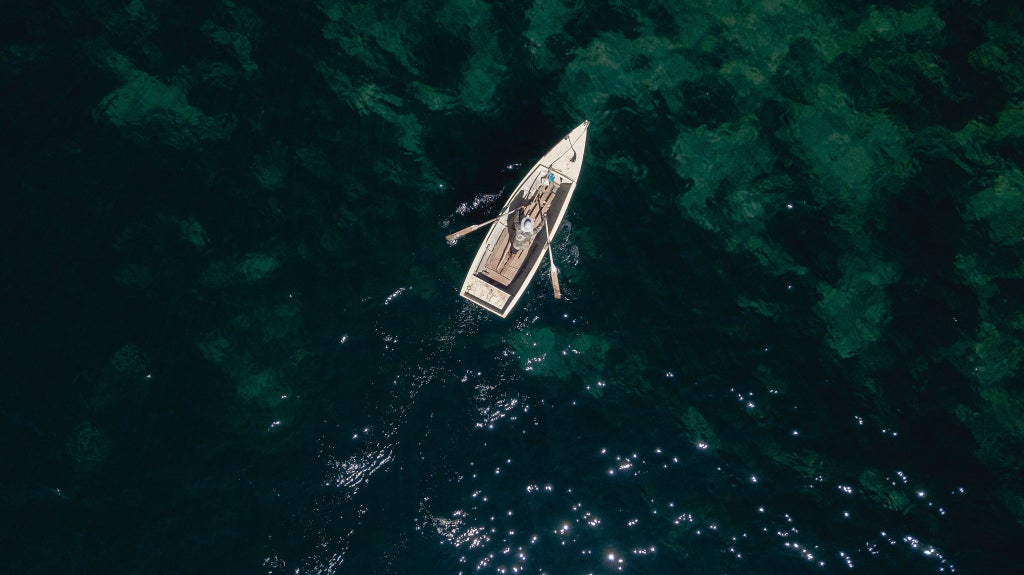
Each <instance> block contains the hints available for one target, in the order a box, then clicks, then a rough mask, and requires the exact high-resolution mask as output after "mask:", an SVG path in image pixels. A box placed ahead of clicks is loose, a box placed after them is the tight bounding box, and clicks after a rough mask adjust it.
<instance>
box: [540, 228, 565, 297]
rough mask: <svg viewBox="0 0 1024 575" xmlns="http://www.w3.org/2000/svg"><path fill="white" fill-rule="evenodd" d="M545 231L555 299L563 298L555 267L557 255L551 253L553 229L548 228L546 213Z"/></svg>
mask: <svg viewBox="0 0 1024 575" xmlns="http://www.w3.org/2000/svg"><path fill="white" fill-rule="evenodd" d="M544 232H545V233H546V234H547V236H548V261H549V262H551V266H550V267H551V288H552V289H554V290H555V299H562V290H561V289H559V287H558V268H556V267H555V256H554V254H552V253H551V240H552V239H554V238H552V237H551V231H550V230H548V215H547V214H544Z"/></svg>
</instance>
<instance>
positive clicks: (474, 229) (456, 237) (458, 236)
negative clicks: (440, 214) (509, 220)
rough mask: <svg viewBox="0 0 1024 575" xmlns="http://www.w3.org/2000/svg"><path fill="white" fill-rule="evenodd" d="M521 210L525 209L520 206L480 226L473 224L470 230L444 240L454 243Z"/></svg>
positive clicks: (456, 233)
mask: <svg viewBox="0 0 1024 575" xmlns="http://www.w3.org/2000/svg"><path fill="white" fill-rule="evenodd" d="M521 209H523V206H519V207H517V208H515V209H511V210H509V211H507V212H505V213H503V214H499V215H498V217H496V218H491V219H489V220H487V221H486V222H483V223H479V224H473V225H471V226H469V227H468V228H463V229H461V230H459V231H457V232H455V233H453V234H448V235H447V236H445V237H444V239H446V240H448V241H449V242H454V241H455V240H457V239H459V238H461V237H462V236H464V235H466V234H471V233H473V232H475V231H477V230H479V229H480V228H482V227H484V226H486V225H487V224H493V223H494V222H496V221H498V220H500V219H501V218H503V217H505V216H507V215H509V214H511V213H512V212H514V211H516V210H521Z"/></svg>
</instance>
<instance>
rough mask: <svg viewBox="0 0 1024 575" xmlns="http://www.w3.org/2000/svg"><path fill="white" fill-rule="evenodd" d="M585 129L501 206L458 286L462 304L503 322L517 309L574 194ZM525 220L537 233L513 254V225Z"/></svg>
mask: <svg viewBox="0 0 1024 575" xmlns="http://www.w3.org/2000/svg"><path fill="white" fill-rule="evenodd" d="M589 125H590V122H589V121H587V122H583V123H582V124H580V125H579V126H577V127H576V128H575V129H573V131H572V132H570V133H569V134H568V135H566V136H565V137H564V138H562V139H561V140H559V142H558V143H557V144H555V146H554V147H553V148H551V150H549V151H548V152H547V153H546V154H544V155H543V156H542V157H541V158H540V160H538V161H537V163H536V164H534V166H533V167H532V168H531V169H530V170H529V171H528V172H527V173H526V176H524V177H523V179H522V180H521V181H520V182H519V185H518V186H516V188H515V190H514V191H513V192H512V194H511V195H510V196H509V198H508V199H507V200H506V201H505V204H504V205H503V206H502V213H503V214H505V213H506V212H509V213H508V214H507V217H501V218H499V219H498V220H496V221H495V222H494V223H493V224H491V227H490V228H489V229H488V231H487V235H486V236H485V237H484V240H483V242H481V244H480V248H479V249H478V250H477V253H476V257H474V259H473V263H472V265H470V267H469V272H468V273H467V274H466V279H465V281H464V282H463V284H462V289H461V291H460V295H461V296H462V297H463V298H465V299H466V300H468V301H470V302H472V303H474V304H476V305H478V306H480V307H482V308H484V309H486V310H487V311H489V312H491V313H493V314H495V315H497V316H499V317H507V316H508V314H509V313H511V312H512V310H513V309H514V308H515V306H516V304H518V303H519V300H520V298H522V295H523V293H524V292H525V291H526V288H527V287H528V286H529V285H530V282H531V280H532V279H533V276H534V275H536V273H537V270H538V269H539V268H540V262H541V260H543V259H544V252H545V251H546V249H547V246H548V244H549V242H550V240H551V239H554V236H555V234H557V232H558V229H559V227H560V226H561V224H562V220H563V219H564V218H565V214H566V211H567V210H568V208H569V202H570V201H571V200H572V196H573V193H574V192H575V191H576V184H577V182H578V180H579V175H580V171H581V169H582V167H583V154H584V152H585V151H586V144H587V127H588V126H589ZM524 215H528V216H530V217H531V218H532V219H534V220H535V221H536V226H537V229H536V232H535V235H534V236H533V238H532V240H531V241H530V243H529V245H527V246H525V247H522V248H521V249H518V250H517V249H514V243H515V242H514V241H513V238H514V236H515V233H516V231H517V227H516V222H517V221H518V220H519V219H521V218H522V217H523V216H524ZM545 220H546V225H545ZM549 232H550V234H551V235H550V237H549V235H548V234H549Z"/></svg>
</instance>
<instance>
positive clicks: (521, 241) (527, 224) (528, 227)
mask: <svg viewBox="0 0 1024 575" xmlns="http://www.w3.org/2000/svg"><path fill="white" fill-rule="evenodd" d="M535 231H536V230H535V226H534V222H533V218H531V217H530V216H526V217H525V218H523V219H522V220H521V221H520V222H519V225H518V226H517V227H516V235H515V237H514V238H513V239H512V253H516V252H518V251H519V250H521V249H523V248H525V247H528V246H529V245H530V241H532V240H533V234H534V232H535Z"/></svg>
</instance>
